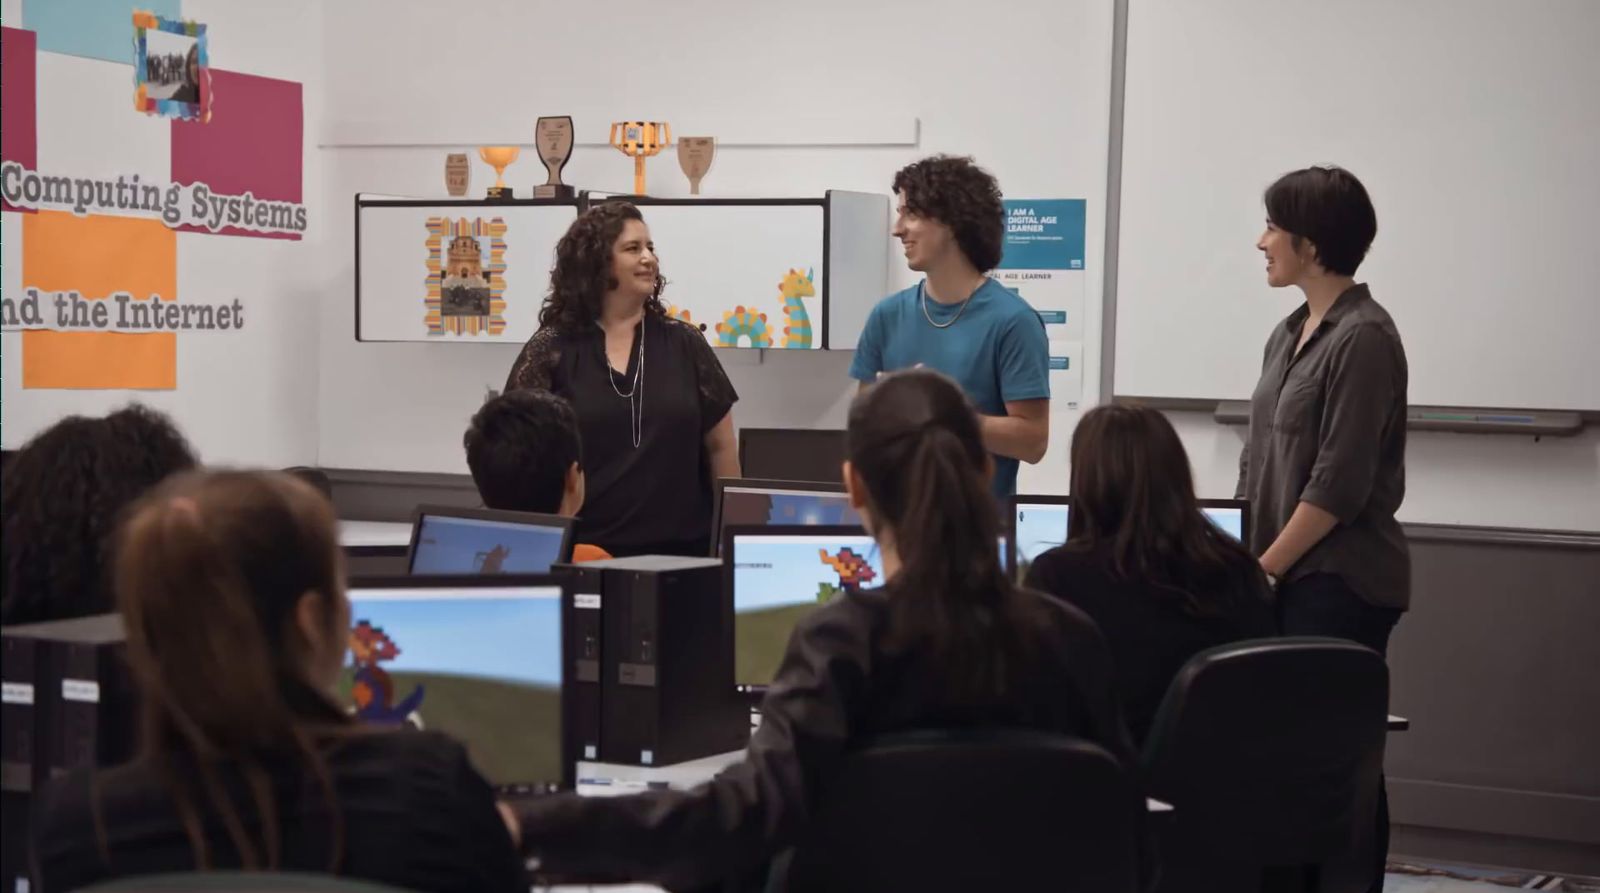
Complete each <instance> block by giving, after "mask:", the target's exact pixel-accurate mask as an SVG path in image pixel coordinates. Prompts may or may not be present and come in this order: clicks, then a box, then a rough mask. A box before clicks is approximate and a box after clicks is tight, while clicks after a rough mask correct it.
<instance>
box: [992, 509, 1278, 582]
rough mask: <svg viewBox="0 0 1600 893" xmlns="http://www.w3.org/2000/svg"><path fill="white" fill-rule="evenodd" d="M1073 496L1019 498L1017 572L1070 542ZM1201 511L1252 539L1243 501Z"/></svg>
mask: <svg viewBox="0 0 1600 893" xmlns="http://www.w3.org/2000/svg"><path fill="white" fill-rule="evenodd" d="M1070 502H1071V497H1069V496H1038V495H1029V496H1020V495H1019V496H1015V497H1013V498H1012V503H1011V505H1012V510H1011V513H1010V514H1011V542H1012V544H1013V548H1012V550H1011V552H1012V555H1013V559H1014V563H1013V564H1012V566H1011V568H1012V571H1013V572H1016V573H1025V572H1026V571H1027V569H1028V566H1029V565H1031V564H1032V563H1033V561H1034V559H1036V558H1038V557H1039V556H1040V555H1041V554H1043V553H1044V552H1046V551H1047V550H1049V549H1053V548H1055V547H1056V546H1059V545H1061V544H1062V543H1064V542H1066V541H1067V510H1068V505H1069V503H1070ZM1200 511H1202V512H1204V513H1205V515H1206V517H1207V518H1210V519H1211V523H1213V524H1215V525H1217V527H1219V528H1220V529H1221V530H1222V531H1223V532H1224V533H1227V534H1228V535H1229V536H1232V537H1233V538H1234V539H1236V540H1239V541H1240V542H1248V541H1249V540H1248V538H1249V536H1250V503H1249V502H1248V501H1246V500H1243V499H1202V500H1200Z"/></svg>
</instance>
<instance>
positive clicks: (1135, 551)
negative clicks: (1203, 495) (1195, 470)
mask: <svg viewBox="0 0 1600 893" xmlns="http://www.w3.org/2000/svg"><path fill="white" fill-rule="evenodd" d="M1067 518H1068V522H1067V542H1066V544H1065V545H1063V546H1059V547H1057V548H1055V549H1051V550H1050V551H1048V552H1046V553H1044V554H1043V555H1040V556H1039V557H1038V559H1037V560H1035V561H1034V563H1033V566H1032V567H1031V568H1029V570H1028V576H1027V582H1026V585H1028V586H1029V587H1031V588H1034V589H1037V590H1039V591H1040V592H1047V593H1049V594H1051V595H1054V596H1056V597H1057V598H1060V599H1062V600H1063V601H1065V602H1067V603H1068V604H1071V605H1074V606H1076V607H1078V608H1081V609H1082V610H1083V612H1084V613H1085V614H1088V615H1089V616H1090V617H1092V618H1094V621H1095V623H1096V624H1098V625H1099V627H1100V631H1101V632H1102V633H1104V634H1105V637H1106V640H1107V641H1108V642H1109V643H1110V644H1111V654H1112V657H1113V659H1114V662H1115V664H1116V670H1117V687H1118V688H1119V689H1120V690H1121V693H1122V710H1123V714H1124V715H1125V716H1126V717H1127V719H1128V728H1129V729H1130V730H1131V731H1132V732H1133V736H1134V740H1135V741H1137V742H1139V743H1140V744H1142V743H1143V741H1144V737H1145V735H1146V733H1148V732H1149V730H1150V722H1151V720H1152V719H1153V718H1154V717H1155V713H1156V708H1157V707H1159V706H1160V705H1161V699H1162V697H1163V696H1165V695H1166V692H1167V686H1168V685H1169V684H1171V682H1172V677H1174V676H1176V675H1177V674H1178V670H1179V669H1181V668H1182V667H1183V665H1184V663H1185V662H1187V661H1188V660H1189V658H1191V657H1193V656H1194V655H1195V654H1196V653H1198V652H1200V651H1203V650H1205V649H1207V648H1210V647H1212V646H1214V645H1222V644H1225V643H1227V642H1233V641H1238V640H1240V639H1254V638H1262V637H1267V636H1272V635H1275V634H1276V630H1275V624H1274V621H1273V614H1272V607H1271V593H1270V590H1269V589H1268V588H1267V579H1266V576H1265V575H1264V574H1263V573H1262V571H1261V565H1260V564H1259V563H1258V562H1257V561H1256V560H1255V559H1254V558H1252V557H1251V555H1250V553H1249V551H1248V550H1246V549H1245V547H1244V546H1243V545H1242V544H1240V543H1239V542H1238V541H1236V540H1234V539H1233V537H1231V536H1229V535H1228V534H1227V533H1224V532H1223V531H1222V530H1220V529H1218V528H1217V527H1216V526H1215V525H1214V524H1212V523H1211V521H1210V520H1209V519H1207V518H1206V516H1205V515H1204V514H1203V513H1201V511H1200V505H1199V503H1198V502H1197V501H1196V500H1195V496H1194V481H1193V479H1192V478H1191V476H1190V472H1189V456H1188V455H1187V454H1186V453H1185V452H1184V450H1183V443H1182V441H1180V440H1179V439H1178V433H1177V432H1176V431H1174V430H1173V429H1172V424H1171V423H1170V422H1168V421H1167V418H1166V416H1164V415H1162V414H1161V413H1159V412H1157V411H1156V410H1153V409H1147V408H1144V407H1135V406H1102V407H1099V408H1096V409H1093V410H1090V411H1089V412H1088V413H1087V414H1086V415H1084V417H1083V418H1082V419H1081V420H1080V421H1079V422H1078V428H1077V431H1076V432H1074V433H1073V436H1072V508H1071V511H1070V512H1069V513H1068V515H1067Z"/></svg>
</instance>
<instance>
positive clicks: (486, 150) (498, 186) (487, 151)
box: [478, 146, 522, 199]
mask: <svg viewBox="0 0 1600 893" xmlns="http://www.w3.org/2000/svg"><path fill="white" fill-rule="evenodd" d="M521 154H522V149H521V148H519V147H517V146H480V147H478V157H479V158H482V159H483V163H484V164H487V165H489V166H490V167H492V168H494V178H495V179H494V185H493V186H490V187H489V196H488V197H489V198H492V199H509V198H511V187H509V186H507V185H506V166H507V165H509V164H511V162H513V161H516V160H517V156H518V155H521Z"/></svg>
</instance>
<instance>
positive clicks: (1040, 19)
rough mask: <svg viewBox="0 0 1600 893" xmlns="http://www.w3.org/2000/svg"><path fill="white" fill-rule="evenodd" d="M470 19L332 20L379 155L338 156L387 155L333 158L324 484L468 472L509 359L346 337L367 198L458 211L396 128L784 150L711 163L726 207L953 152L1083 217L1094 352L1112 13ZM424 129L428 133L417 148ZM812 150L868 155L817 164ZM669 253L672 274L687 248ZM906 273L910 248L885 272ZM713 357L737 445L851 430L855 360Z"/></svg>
mask: <svg viewBox="0 0 1600 893" xmlns="http://www.w3.org/2000/svg"><path fill="white" fill-rule="evenodd" d="M475 9H477V10H478V11H477V12H475V13H473V14H469V15H466V16H465V17H464V18H461V19H457V18H455V17H454V16H453V15H450V16H448V17H449V20H450V27H441V23H442V18H441V17H446V16H447V14H445V13H442V12H441V11H440V9H439V7H438V6H437V5H436V4H425V3H419V2H407V3H387V2H385V3H379V2H375V0H363V2H345V3H339V4H329V5H328V6H327V8H326V9H325V11H324V16H323V22H324V26H325V29H326V34H327V44H326V63H327V70H326V78H327V80H326V83H327V85H328V94H327V108H326V111H327V114H328V116H329V118H330V120H332V121H334V122H335V126H336V127H337V128H338V129H339V130H340V132H341V133H342V134H346V135H358V134H362V133H366V134H369V135H370V136H369V137H368V138H367V140H360V139H359V138H358V137H353V136H351V137H347V139H350V140H354V141H368V142H371V143H377V144H378V145H369V146H366V147H361V148H351V147H339V148H328V149H325V150H324V151H323V153H322V154H323V155H324V162H325V166H326V171H327V177H326V181H325V192H324V196H325V200H324V204H325V205H327V206H328V207H329V209H330V220H329V227H330V228H331V231H332V234H333V246H334V247H333V250H332V252H331V256H330V259H329V263H328V265H327V268H326V269H325V270H324V274H325V275H324V278H323V284H322V289H321V291H322V293H323V295H324V297H325V300H324V303H323V306H322V321H323V325H322V335H321V339H322V340H321V365H322V375H321V384H320V391H321V392H320V395H319V413H320V431H319V461H320V462H321V464H323V465H326V466H330V467H358V468H381V469H389V470H404V471H442V472H452V471H465V468H464V462H463V459H462V456H461V446H460V435H461V431H462V430H463V429H464V427H465V422H466V419H467V417H468V416H469V415H470V413H471V412H472V411H473V410H474V409H475V408H476V406H477V405H478V403H479V401H480V400H481V398H482V396H483V394H484V392H485V390H486V389H491V388H492V389H498V388H500V387H501V385H502V384H503V383H504V380H505V376H506V373H507V371H508V370H509V368H510V365H511V362H512V360H513V359H514V358H515V356H516V352H517V351H516V349H515V348H510V347H495V346H478V345H455V344H357V343H355V342H354V341H353V339H352V335H351V331H352V328H353V323H352V316H351V314H352V310H351V302H352V300H353V297H352V289H353V261H354V249H353V245H352V242H351V240H352V236H353V221H352V214H353V195H354V194H355V193H356V192H362V191H367V192H380V193H387V194H406V195H442V194H443V165H444V156H445V154H446V153H447V152H448V151H452V150H451V149H449V148H443V147H439V148H407V147H405V146H403V145H395V144H394V143H395V142H397V141H399V142H403V141H404V140H405V139H406V137H405V136H398V137H397V136H396V135H395V134H396V133H397V132H401V131H403V132H405V133H413V134H414V133H418V132H419V131H420V132H421V133H423V134H424V135H425V136H427V137H428V139H429V141H432V140H435V139H437V140H445V141H448V140H450V139H479V138H481V137H476V136H474V135H475V134H484V133H486V132H505V133H509V134H511V135H510V136H507V137H504V138H505V139H519V140H522V141H524V142H526V141H527V140H528V139H530V136H529V135H530V134H531V133H532V130H533V122H534V119H535V118H536V117H538V116H539V115H559V114H571V115H572V116H573V117H574V119H575V123H576V125H577V128H578V137H579V142H580V143H582V142H583V141H585V140H598V141H602V142H603V141H604V139H605V133H606V130H607V127H608V125H609V122H611V121H613V120H624V119H646V120H654V119H665V120H667V121H668V122H669V123H671V124H672V125H673V128H674V131H675V132H676V133H678V134H681V135H694V134H710V135H718V134H719V133H720V134H722V135H724V136H727V135H728V134H730V133H734V134H736V135H740V136H741V137H743V138H745V139H756V138H759V140H760V141H762V142H770V145H767V146H763V147H760V148H739V147H731V146H722V147H720V148H719V150H718V152H717V156H716V161H715V165H714V166H713V168H712V170H711V173H710V174H709V175H708V176H707V177H706V179H705V182H704V184H703V188H704V194H706V195H717V196H794V195H820V194H821V193H822V192H823V191H824V190H827V189H830V188H834V189H852V190H861V191H869V192H880V193H887V192H888V191H889V186H890V182H891V180H892V177H893V174H894V172H895V170H896V169H898V168H899V167H900V166H901V165H903V164H905V163H907V162H910V161H912V160H914V159H916V158H918V157H921V156H923V155H927V154H931V153H934V152H939V151H949V152H960V153H966V154H972V155H974V156H976V158H977V159H978V161H979V162H980V163H982V164H983V165H985V166H986V167H988V168H989V169H990V170H992V171H993V172H994V173H995V174H996V175H997V176H998V177H999V179H1000V182H1001V185H1002V187H1003V188H1004V191H1005V192H1006V194H1007V195H1008V196H1015V197H1019V198H1054V197H1061V198H1087V199H1088V202H1089V226H1088V246H1087V248H1088V251H1087V254H1088V258H1089V259H1090V262H1089V270H1088V276H1089V281H1088V289H1087V293H1088V304H1089V312H1088V314H1087V315H1088V317H1089V319H1088V325H1089V332H1090V334H1089V335H1088V336H1087V337H1088V338H1089V339H1090V340H1091V341H1093V340H1094V339H1095V338H1096V335H1095V334H1094V333H1097V332H1098V330H1099V329H1098V327H1099V319H1098V313H1099V300H1098V296H1099V294H1100V292H1101V282H1100V271H1099V269H1098V267H1099V258H1100V257H1101V255H1102V249H1101V245H1100V241H1101V235H1102V220H1103V205H1104V180H1105V170H1106V151H1107V140H1106V133H1107V127H1108V125H1107V120H1108V115H1109V111H1108V110H1109V92H1110V91H1109V87H1110V48H1111V13H1112V8H1111V4H1110V3H1105V2H1091V0H1072V2H1066V3H1060V4H1048V5H1047V4H1039V3H1028V2H1020V0H1003V2H997V3H991V4H988V5H986V6H985V7H984V9H983V15H982V19H981V24H980V25H979V26H978V27H976V28H975V27H974V25H973V22H974V17H973V12H972V8H971V6H970V5H969V4H966V3H961V2H955V0H931V2H911V0H892V2H874V3H853V2H843V0H821V2H815V3H809V4H783V5H779V4H748V3H738V2H733V0H716V2H700V3H695V4H692V5H691V6H684V5H682V4H676V5H675V4H667V3H659V2H642V0H621V2H617V3H608V4H587V5H586V4H571V3H562V4H556V3H552V2H548V0H540V2H536V3H526V4H524V3H511V2H499V3H484V4H479V5H477V6H476V7H475ZM378 21H382V22H383V25H382V32H383V40H381V41H379V40H349V41H346V40H343V39H341V37H340V35H344V34H357V33H362V34H371V33H372V31H373V29H374V27H375V26H374V23H375V22H378ZM557 27H558V28H559V32H557V31H554V30H552V29H553V28H557ZM480 58H482V59H492V60H494V62H495V64H494V65H493V66H492V68H490V69H488V70H486V71H484V72H477V71H475V70H474V69H472V68H471V67H470V66H463V64H462V63H463V62H464V61H466V60H472V59H480ZM417 121H423V122H433V123H432V124H429V125H428V126H424V127H421V128H419V127H417V126H416V124H415V122H417ZM406 122H412V123H411V124H407V123H406ZM496 128H500V129H499V130H496ZM884 130H891V131H895V132H900V131H906V132H910V133H912V134H917V133H918V132H919V131H920V142H919V143H918V144H917V145H912V146H903V145H884V144H882V143H883V142H884V140H883V139H882V138H881V137H880V136H879V134H880V132H882V131H884ZM451 134H461V136H459V137H452V136H451ZM413 139H414V137H413ZM808 141H809V142H813V143H815V142H830V143H835V144H837V143H847V144H848V143H853V145H828V146H813V145H803V144H805V143H807V142H808ZM875 141H876V142H877V143H878V144H871V143H874V142H875ZM384 143H387V144H384ZM472 145H475V144H471V143H468V144H465V145H462V146H460V147H459V148H456V149H454V151H469V150H470V148H471V146H472ZM473 166H474V169H473V174H472V176H473V181H472V190H473V192H474V193H475V194H481V191H482V190H483V188H484V187H485V186H486V185H488V184H489V183H492V182H493V171H492V170H491V169H489V168H488V167H487V166H485V165H484V164H482V163H481V162H479V161H478V160H477V159H476V154H475V152H474V153H473ZM649 169H650V178H651V180H650V186H651V192H652V193H656V194H663V195H684V194H686V193H687V182H686V181H685V179H684V177H683V176H682V174H681V172H680V171H679V170H678V167H677V161H676V158H675V157H674V156H673V155H672V153H671V152H670V151H669V152H667V153H663V154H662V155H660V156H658V157H657V158H655V159H652V160H651V162H650V164H649ZM507 173H508V175H509V176H512V177H513V179H514V183H513V185H515V186H516V187H517V188H518V189H521V190H526V189H527V188H528V186H529V185H531V184H532V183H533V182H535V181H536V177H537V180H538V181H540V182H542V179H543V170H542V168H540V167H539V166H538V163H537V160H536V159H534V158H532V157H531V156H530V153H528V152H527V151H526V150H525V151H524V155H523V158H522V159H521V160H519V161H518V162H517V163H516V164H514V165H513V166H512V167H511V168H510V169H509V170H508V172H507ZM631 173H632V162H631V161H629V160H628V159H627V158H625V157H623V156H622V155H621V154H620V153H618V152H616V151H615V150H613V149H611V148H609V147H592V148H589V147H583V146H581V145H580V147H579V148H578V149H577V150H576V151H575V152H574V155H573V158H572V160H571V162H570V164H569V165H568V167H567V168H566V171H565V174H564V179H565V180H566V181H567V182H569V183H573V184H576V185H578V186H580V187H589V188H596V189H611V190H622V191H626V190H627V189H629V188H630V186H631V176H630V175H631ZM888 223H889V222H888V221H887V220H886V221H885V223H884V225H885V239H886V240H887V238H888V235H887V228H888ZM659 248H660V250H661V252H662V256H663V259H662V264H663V270H664V272H665V273H666V274H667V276H668V277H669V278H670V277H671V275H672V246H670V245H661V246H659ZM900 256H901V255H900V252H899V250H898V247H897V246H896V247H895V248H893V249H892V255H891V257H892V259H893V260H895V261H898V260H899V258H900ZM896 281H897V285H896V287H902V286H904V285H909V284H911V283H912V282H913V281H914V280H913V279H912V277H911V275H910V274H909V272H907V271H906V270H905V269H904V268H903V267H898V266H897V268H896ZM670 294H671V292H670V289H669V292H668V296H669V297H670ZM721 356H722V358H723V363H724V366H725V367H726V368H727V370H728V372H729V375H730V376H731V377H732V379H733V382H734V385H735V386H736V387H737V388H738V390H739V392H740V395H741V397H742V400H741V401H740V403H739V404H738V406H737V408H736V409H735V411H734V420H735V423H736V424H737V425H739V426H741V427H744V426H750V427H783V426H792V427H812V426H815V427H842V426H843V424H844V418H845V410H846V408H847V406H848V401H849V397H850V395H851V394H852V393H853V391H854V385H853V384H852V383H851V382H849V381H848V379H847V370H848V367H849V363H850V354H849V353H847V352H818V353H815V354H807V355H792V354H788V353H785V352H783V351H769V352H767V353H766V355H765V357H764V358H763V357H761V356H759V355H758V354H757V353H755V352H753V351H724V352H722V353H721ZM1086 365H1087V367H1088V368H1087V378H1086V381H1085V393H1093V392H1095V390H1096V389H1097V387H1098V379H1097V378H1096V377H1095V376H1096V374H1097V362H1096V361H1095V358H1094V357H1093V356H1092V355H1091V357H1090V361H1089V362H1088V363H1087V364H1086ZM1073 418H1074V415H1073V414H1069V413H1057V415H1056V417H1055V419H1054V420H1053V424H1054V426H1055V428H1056V431H1057V432H1058V436H1057V437H1056V438H1055V446H1054V447H1053V449H1052V454H1051V456H1050V458H1049V459H1048V460H1047V463H1046V464H1045V465H1044V466H1042V468H1033V469H1025V470H1024V472H1023V486H1024V487H1025V488H1030V489H1059V487H1060V486H1061V483H1060V482H1057V481H1056V480H1053V478H1056V477H1058V476H1059V477H1060V479H1061V481H1062V482H1064V469H1065V446H1066V437H1065V432H1066V431H1069V430H1070V427H1071V424H1072V421H1073ZM1030 475H1031V477H1030Z"/></svg>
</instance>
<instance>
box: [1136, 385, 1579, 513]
mask: <svg viewBox="0 0 1600 893" xmlns="http://www.w3.org/2000/svg"><path fill="white" fill-rule="evenodd" d="M1167 417H1168V418H1169V419H1171V420H1172V423H1173V426H1174V427H1175V428H1177V429H1178V435H1179V436H1180V437H1181V438H1183V443H1184V447H1185V448H1186V449H1187V450H1188V451H1189V459H1190V461H1191V462H1192V463H1193V465H1194V471H1195V487H1196V488H1198V489H1199V491H1200V492H1201V493H1203V494H1207V495H1219V496H1231V495H1232V494H1233V488H1234V484H1235V482H1236V481H1237V480H1238V477H1239V450H1240V449H1241V448H1242V447H1243V445H1244V436H1245V429H1244V428H1243V427H1242V426H1236V425H1220V424H1217V423H1216V422H1215V421H1213V420H1212V418H1211V414H1210V413H1207V412H1169V413H1167ZM1399 517H1400V520H1401V521H1406V522H1413V523H1426V524H1458V525H1469V526H1479V527H1506V528H1513V529H1522V530H1585V531H1600V429H1597V428H1596V427H1593V426H1591V427H1588V428H1585V429H1584V431H1583V433H1581V434H1578V435H1576V436H1573V437H1545V438H1540V439H1535V438H1532V437H1524V436H1520V435H1514V434H1450V433H1445V432H1440V431H1411V432H1408V434H1407V440H1406V499H1405V502H1404V503H1403V504H1402V505H1401V506H1400V511H1399Z"/></svg>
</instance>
